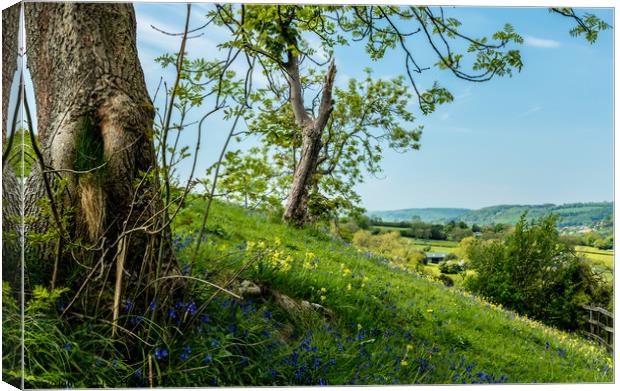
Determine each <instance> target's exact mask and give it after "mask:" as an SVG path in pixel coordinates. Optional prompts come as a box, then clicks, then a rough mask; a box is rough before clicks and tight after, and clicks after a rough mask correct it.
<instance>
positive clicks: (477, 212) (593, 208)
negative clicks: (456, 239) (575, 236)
mask: <svg viewBox="0 0 620 391" xmlns="http://www.w3.org/2000/svg"><path fill="white" fill-rule="evenodd" d="M525 211H527V212H528V217H529V218H533V219H534V218H539V217H542V216H545V215H548V214H550V213H554V214H558V215H559V216H560V221H559V223H558V225H559V226H560V227H568V226H582V225H583V226H589V227H591V226H596V225H600V224H611V222H612V221H613V203H612V202H584V203H574V204H563V205H554V204H543V205H496V206H489V207H486V208H481V209H460V208H411V209H400V210H389V211H374V212H369V213H368V215H369V216H370V217H374V218H380V219H382V220H383V221H410V220H411V219H412V218H413V216H419V217H420V219H421V220H422V221H424V222H428V223H447V222H449V221H450V220H455V221H464V222H466V223H468V224H478V225H488V224H497V223H503V224H515V223H516V222H517V221H518V220H519V217H520V216H521V214H522V213H523V212H525Z"/></svg>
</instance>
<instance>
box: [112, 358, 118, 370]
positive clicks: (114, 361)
mask: <svg viewBox="0 0 620 391" xmlns="http://www.w3.org/2000/svg"><path fill="white" fill-rule="evenodd" d="M112 367H113V368H117V367H118V360H117V359H114V360H112Z"/></svg>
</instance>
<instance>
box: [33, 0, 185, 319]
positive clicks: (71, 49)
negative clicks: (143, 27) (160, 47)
mask: <svg viewBox="0 0 620 391" xmlns="http://www.w3.org/2000/svg"><path fill="white" fill-rule="evenodd" d="M25 19H26V23H25V25H26V42H27V48H28V58H27V66H28V69H29V70H30V73H31V76H32V81H33V85H34V92H35V100H36V116H37V122H38V125H37V135H38V141H39V145H40V147H41V148H40V149H41V155H42V156H41V157H42V160H43V162H44V164H40V163H41V162H39V164H37V165H36V169H33V171H32V173H31V175H30V177H29V178H28V180H27V186H26V190H25V191H26V194H25V197H26V214H27V216H26V217H27V218H28V217H30V218H33V217H36V216H41V215H45V216H51V217H48V218H47V220H46V221H44V222H43V224H40V222H38V223H37V224H32V225H31V226H29V227H28V228H29V229H31V230H34V231H37V230H40V229H41V227H42V226H47V227H50V228H53V229H56V230H57V231H58V235H59V243H57V244H56V247H55V252H56V254H55V255H59V253H62V249H63V246H64V245H66V244H67V243H76V242H80V243H82V244H88V245H90V247H91V248H92V249H97V250H96V255H94V256H92V257H91V260H90V261H88V257H87V258H86V260H84V259H82V260H81V261H82V262H84V261H87V262H90V266H92V267H99V266H100V265H99V263H101V264H103V265H104V267H105V268H107V270H108V271H110V270H115V272H109V273H108V275H109V276H110V277H109V278H108V279H107V286H108V287H112V285H114V287H115V288H114V291H115V292H114V309H115V313H116V312H117V311H118V304H119V303H118V301H119V297H121V296H122V297H132V294H133V293H135V291H138V290H140V289H142V288H143V287H144V286H145V284H146V283H148V282H152V281H153V280H154V279H155V278H156V276H162V275H165V274H170V273H172V272H173V271H176V263H175V260H174V257H173V254H172V250H171V246H170V242H169V240H168V239H169V228H167V227H162V221H163V219H162V215H163V213H166V212H165V211H164V210H163V202H162V199H161V196H160V191H159V183H158V176H157V170H156V158H155V152H154V147H153V135H152V126H153V117H154V110H153V105H152V103H151V100H150V98H149V96H148V93H147V89H146V84H145V80H144V74H143V72H142V68H141V66H140V63H139V60H138V53H137V48H136V20H135V14H134V10H133V6H132V5H131V4H127V3H122V4H121V3H118V4H103V3H99V4H96V3H91V4H85V3H26V4H25ZM50 171H52V172H50ZM59 178H62V179H63V181H62V183H63V185H62V186H60V185H59V183H61V181H59V180H58V179H59ZM51 193H54V196H53V197H51V198H52V200H53V202H52V203H50V205H49V207H48V206H42V205H41V204H40V203H39V204H37V203H36V202H35V200H36V199H41V198H42V197H45V196H47V197H48V198H49V196H50V194H51ZM44 207H46V208H48V209H50V210H51V213H47V214H43V213H41V208H44ZM67 213H73V215H72V216H71V218H70V219H69V223H68V224H59V221H58V220H59V219H58V217H60V218H61V219H62V217H63V216H66V214H67ZM91 253H92V252H91ZM91 255H92V254H91ZM162 255H163V256H162ZM162 259H163V262H161V260H162ZM51 265H53V267H52V266H51ZM50 268H52V269H53V271H52V277H51V282H52V283H51V285H54V283H56V284H58V282H60V281H62V280H64V279H67V278H68V277H69V273H70V272H71V271H72V270H75V269H76V265H75V264H74V263H73V262H72V259H71V258H70V257H56V259H50V260H49V261H48V270H49V269H50ZM78 270H81V271H82V273H83V274H86V273H87V271H84V269H79V268H78ZM92 270H94V269H92ZM73 277H78V279H80V280H81V281H79V283H80V284H82V283H83V282H84V279H85V276H84V275H82V276H81V278H80V276H75V275H74V276H73ZM74 283H75V282H74ZM129 287H131V289H133V290H135V291H134V292H128V290H129ZM143 300H150V298H146V299H143Z"/></svg>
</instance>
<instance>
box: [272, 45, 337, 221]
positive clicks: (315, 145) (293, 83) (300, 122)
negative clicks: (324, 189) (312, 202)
mask: <svg viewBox="0 0 620 391" xmlns="http://www.w3.org/2000/svg"><path fill="white" fill-rule="evenodd" d="M284 66H285V68H286V71H287V78H288V84H289V88H290V99H291V106H292V108H293V113H294V114H295V122H296V123H297V126H299V128H300V129H301V139H302V143H301V151H300V156H299V160H298V161H297V166H296V167H295V172H294V174H293V183H292V185H291V190H290V193H289V197H288V202H287V205H286V209H285V211H284V216H283V218H284V220H285V221H287V222H289V223H291V224H294V225H297V226H301V225H303V224H304V223H305V222H306V221H307V220H308V197H309V193H310V188H311V187H312V184H313V183H312V181H313V177H314V174H315V173H316V170H317V166H318V160H319V152H320V151H321V147H322V136H323V130H324V129H325V126H326V125H327V121H328V120H329V116H330V115H331V112H332V110H333V102H332V90H333V87H334V78H335V76H336V66H335V65H334V62H333V61H332V62H331V63H330V64H329V68H328V70H327V75H326V76H325V83H324V84H323V94H322V96H321V103H320V105H319V113H318V115H317V116H316V118H312V117H311V116H310V115H309V114H308V113H307V112H306V108H305V106H304V99H303V91H302V87H301V81H300V76H299V60H298V58H297V56H296V55H295V54H292V53H291V52H289V54H288V62H287V63H286V64H284Z"/></svg>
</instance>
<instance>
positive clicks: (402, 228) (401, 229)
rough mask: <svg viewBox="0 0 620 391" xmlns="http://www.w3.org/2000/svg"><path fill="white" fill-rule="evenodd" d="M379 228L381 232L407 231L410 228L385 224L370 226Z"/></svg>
mask: <svg viewBox="0 0 620 391" xmlns="http://www.w3.org/2000/svg"><path fill="white" fill-rule="evenodd" d="M375 228H376V229H378V230H379V231H381V232H390V231H399V232H400V231H406V230H408V229H409V228H406V227H385V226H383V225H373V226H371V227H370V229H375Z"/></svg>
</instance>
